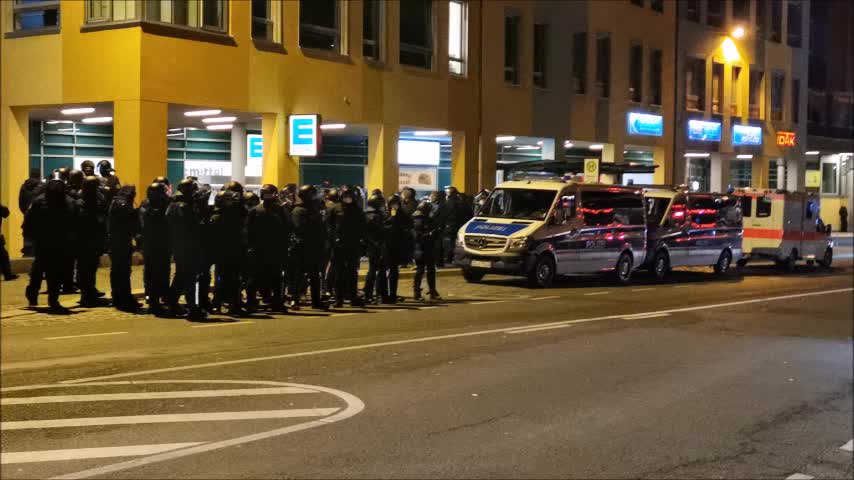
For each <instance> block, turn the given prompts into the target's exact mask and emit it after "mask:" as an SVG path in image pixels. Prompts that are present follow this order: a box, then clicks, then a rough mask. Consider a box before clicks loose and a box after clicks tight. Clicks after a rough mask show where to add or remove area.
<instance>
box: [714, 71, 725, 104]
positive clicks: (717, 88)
mask: <svg viewBox="0 0 854 480" xmlns="http://www.w3.org/2000/svg"><path fill="white" fill-rule="evenodd" d="M723 99H724V65H723V64H722V63H713V64H712V113H717V114H719V115H720V114H723Z"/></svg>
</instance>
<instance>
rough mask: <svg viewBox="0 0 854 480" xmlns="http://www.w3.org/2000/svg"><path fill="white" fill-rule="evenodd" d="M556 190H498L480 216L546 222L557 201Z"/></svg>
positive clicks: (487, 201) (485, 205) (490, 197)
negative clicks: (547, 215)
mask: <svg viewBox="0 0 854 480" xmlns="http://www.w3.org/2000/svg"><path fill="white" fill-rule="evenodd" d="M555 195H557V191H556V190H535V189H526V188H507V189H505V188H496V189H495V191H493V192H492V195H490V196H489V198H488V199H487V200H486V203H485V204H484V205H483V208H482V209H481V211H480V215H481V216H484V217H494V218H515V219H519V220H545V218H546V214H548V213H549V209H550V208H551V207H552V204H553V203H554V200H555Z"/></svg>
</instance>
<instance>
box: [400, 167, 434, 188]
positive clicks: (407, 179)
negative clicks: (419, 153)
mask: <svg viewBox="0 0 854 480" xmlns="http://www.w3.org/2000/svg"><path fill="white" fill-rule="evenodd" d="M406 187H409V188H414V189H415V190H421V191H424V190H430V191H433V190H438V189H439V169H438V168H431V167H423V168H417V167H416V168H413V167H401V168H400V170H399V171H398V188H400V189H403V188H406Z"/></svg>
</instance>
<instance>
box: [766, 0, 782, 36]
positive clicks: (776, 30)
mask: <svg viewBox="0 0 854 480" xmlns="http://www.w3.org/2000/svg"><path fill="white" fill-rule="evenodd" d="M768 39H769V40H771V41H773V42H777V43H780V42H781V41H782V39H783V2H781V1H779V0H772V2H771V28H770V31H769V32H768Z"/></svg>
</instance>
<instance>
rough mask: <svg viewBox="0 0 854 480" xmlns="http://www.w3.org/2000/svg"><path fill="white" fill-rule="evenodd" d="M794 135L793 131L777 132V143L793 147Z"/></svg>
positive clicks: (781, 145)
mask: <svg viewBox="0 0 854 480" xmlns="http://www.w3.org/2000/svg"><path fill="white" fill-rule="evenodd" d="M795 137H796V134H795V132H783V131H780V132H777V145H778V146H780V147H794V146H795Z"/></svg>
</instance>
